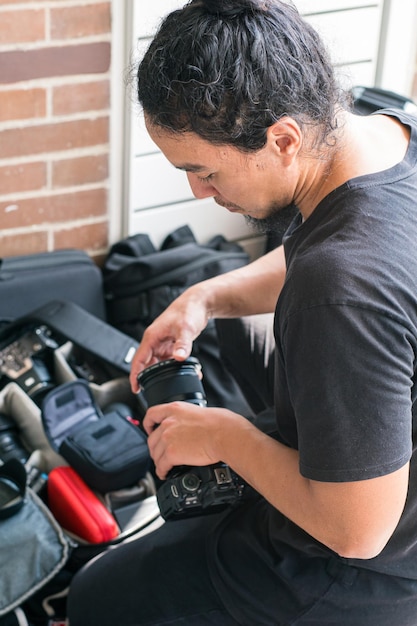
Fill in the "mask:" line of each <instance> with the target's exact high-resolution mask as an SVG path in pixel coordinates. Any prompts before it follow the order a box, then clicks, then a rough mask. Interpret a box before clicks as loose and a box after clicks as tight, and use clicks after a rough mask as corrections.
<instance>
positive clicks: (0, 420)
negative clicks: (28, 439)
mask: <svg viewBox="0 0 417 626" xmlns="http://www.w3.org/2000/svg"><path fill="white" fill-rule="evenodd" d="M28 458H29V454H28V452H27V451H26V450H25V448H24V447H23V446H22V444H21V443H20V441H19V433H18V429H17V428H16V426H15V424H14V422H13V421H12V420H11V419H10V417H8V416H7V415H5V414H4V413H0V459H1V460H2V461H3V463H6V461H9V460H10V459H17V460H18V461H20V462H21V463H26V461H27V460H28Z"/></svg>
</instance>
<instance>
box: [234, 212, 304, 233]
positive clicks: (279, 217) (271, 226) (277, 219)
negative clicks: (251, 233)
mask: <svg viewBox="0 0 417 626" xmlns="http://www.w3.org/2000/svg"><path fill="white" fill-rule="evenodd" d="M298 212H299V211H298V209H297V207H296V206H295V204H289V205H288V206H286V207H284V208H276V209H272V211H271V214H270V215H268V217H264V218H262V219H258V218H256V217H251V216H250V215H245V216H244V218H245V220H246V222H247V224H249V226H251V227H252V228H253V229H254V230H256V231H257V232H258V233H261V234H262V235H275V236H277V237H279V238H282V236H283V235H284V233H285V231H286V230H287V228H288V226H289V225H290V223H291V222H292V220H293V219H294V217H295V216H296V215H297V213H298Z"/></svg>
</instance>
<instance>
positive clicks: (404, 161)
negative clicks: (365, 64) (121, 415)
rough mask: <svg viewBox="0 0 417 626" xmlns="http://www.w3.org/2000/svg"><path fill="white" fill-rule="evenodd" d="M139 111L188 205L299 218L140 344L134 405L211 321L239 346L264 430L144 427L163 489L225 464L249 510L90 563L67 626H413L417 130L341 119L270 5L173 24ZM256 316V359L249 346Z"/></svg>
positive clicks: (318, 68) (223, 4) (153, 50)
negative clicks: (147, 379) (262, 330)
mask: <svg viewBox="0 0 417 626" xmlns="http://www.w3.org/2000/svg"><path fill="white" fill-rule="evenodd" d="M138 97H139V101H140V103H141V104H142V106H143V109H144V112H145V119H146V125H147V129H148V131H149V133H150V135H151V137H152V139H153V140H154V141H155V143H156V144H157V145H158V146H159V147H160V149H161V150H162V152H163V153H164V155H165V156H166V157H167V159H168V160H169V161H170V162H171V163H172V164H173V165H174V166H175V167H177V168H179V169H182V170H184V171H185V172H186V174H187V176H188V180H189V183H190V185H191V188H192V190H193V193H194V195H195V196H196V197H197V198H203V197H208V196H212V197H213V198H214V200H215V201H216V202H217V203H218V204H220V205H222V206H224V207H225V208H226V209H227V210H229V211H232V212H235V213H238V214H242V215H244V216H246V218H247V219H248V220H249V221H250V222H251V223H254V224H257V225H258V226H259V227H261V228H264V229H266V230H267V231H268V230H270V229H271V228H272V229H273V228H274V227H275V225H276V224H279V223H280V219H281V216H282V215H283V214H284V213H285V212H287V211H288V210H293V209H294V208H296V210H297V215H296V217H295V218H294V220H293V221H292V223H291V225H290V227H289V228H288V230H287V232H286V235H285V237H284V246H283V247H279V248H277V249H275V250H273V251H272V252H270V253H269V254H267V255H265V256H263V257H262V258H260V259H258V260H257V261H255V262H254V263H253V264H251V265H249V266H247V267H245V268H241V269H239V270H236V271H234V272H232V273H230V274H226V275H222V276H219V277H216V278H213V279H211V280H208V281H205V282H204V283H200V284H198V285H195V286H193V287H191V288H190V289H189V290H188V291H186V292H185V293H184V294H182V295H181V296H180V297H179V298H178V299H177V300H176V301H175V302H174V303H173V304H172V305H171V306H170V307H169V308H168V309H167V310H166V311H165V312H164V313H163V314H162V315H161V316H160V318H158V319H157V320H156V321H155V322H154V323H153V324H152V325H151V326H150V327H149V329H148V330H147V332H146V333H145V336H144V338H143V341H142V343H141V346H140V348H139V349H138V352H137V354H136V356H135V359H134V362H133V365H132V373H131V384H132V388H133V390H134V391H137V390H138V385H137V375H138V373H139V372H140V371H142V370H143V369H144V368H145V367H147V366H149V365H150V364H152V363H155V362H157V361H160V360H162V359H166V358H170V357H174V358H175V359H178V360H182V359H184V358H185V357H186V356H187V355H189V354H190V351H191V348H192V342H193V340H194V339H195V338H196V337H197V336H198V334H199V333H200V332H201V331H202V329H203V328H204V327H205V324H206V323H207V320H208V319H209V318H216V319H218V320H220V321H219V330H220V331H221V332H220V335H221V336H225V337H229V340H230V341H229V343H230V344H233V338H234V337H235V336H238V334H237V333H240V334H239V336H242V335H243V334H245V335H246V337H247V338H250V340H251V347H252V350H253V353H254V356H253V360H252V361H251V360H250V358H249V357H247V352H246V348H245V346H244V345H243V344H239V345H238V346H236V348H235V352H236V353H237V356H238V357H239V354H241V359H242V362H241V363H240V366H241V367H240V372H239V373H240V375H241V376H242V377H241V381H244V380H245V378H244V377H245V376H246V380H247V381H251V379H252V382H248V386H246V383H244V391H248V396H249V397H252V399H253V398H254V395H252V396H251V394H253V389H255V388H256V387H258V396H259V397H260V396H262V395H263V396H264V405H265V406H267V405H268V404H269V403H270V401H271V398H272V395H273V396H274V411H275V418H276V429H275V432H274V433H273V435H271V434H267V433H265V432H263V431H262V430H261V429H260V428H258V427H257V425H256V423H255V424H253V423H251V422H250V421H249V420H247V419H245V418H244V417H242V416H240V415H237V414H235V413H232V412H230V411H227V410H225V409H221V408H216V409H215V408H202V407H196V406H194V405H191V404H187V403H180V402H175V403H171V404H164V405H159V406H155V407H152V408H151V409H149V410H148V412H147V415H146V418H145V420H144V427H145V429H146V431H147V433H148V435H149V448H150V451H151V455H152V457H153V460H154V462H155V467H156V472H157V474H158V476H159V477H160V478H161V479H164V478H165V477H166V476H167V473H168V472H169V470H170V469H171V468H172V467H174V466H177V465H183V464H186V465H194V466H196V465H207V464H211V463H215V462H218V461H223V462H225V463H227V464H228V465H229V466H230V467H231V468H232V469H233V470H234V471H235V472H236V473H237V474H239V475H240V476H241V477H243V478H244V479H245V480H246V481H247V483H249V485H251V486H252V487H253V488H254V491H255V493H257V494H258V496H256V497H255V496H254V497H253V498H249V499H248V501H245V502H244V503H242V504H241V505H240V506H238V507H236V508H234V509H232V510H230V511H227V512H225V513H223V514H219V515H212V516H210V515H207V516H201V517H198V518H193V519H186V520H184V521H176V522H168V523H166V524H165V525H164V526H163V527H162V528H161V529H159V530H157V531H156V532H154V533H152V534H151V535H148V536H147V537H145V538H143V539H141V540H139V541H137V542H132V543H131V544H127V545H126V546H123V547H121V548H118V549H117V550H114V551H112V552H111V553H110V554H108V555H106V556H104V557H102V558H101V559H99V560H98V561H97V562H96V563H94V564H92V565H91V567H90V568H88V569H87V570H86V571H84V572H82V573H81V574H80V575H79V576H78V577H77V578H76V579H75V583H74V586H73V590H72V593H71V595H70V619H71V626H84V625H87V624H89V625H91V624H92V623H97V624H100V626H107V625H108V626H110V625H111V626H115V624H118V625H120V626H131V625H133V624H135V625H136V624H147V625H149V624H187V625H188V624H189V625H197V624H216V625H228V624H245V625H247V626H254V625H257V624H268V625H278V624H279V625H283V624H292V625H297V626H301V625H302V626H304V625H305V626H307V625H309V626H313V625H314V626H327V625H330V624H332V625H336V624H337V625H343V626H350V625H351V626H375V625H376V624H377V625H378V626H385V625H386V626H393V625H394V624H395V626H415V624H416V623H417V542H416V539H415V537H416V536H417V534H416V533H417V526H416V524H417V522H416V520H417V510H416V509H417V491H416V490H417V478H416V474H415V471H416V464H415V450H414V443H413V441H414V432H415V428H416V426H415V398H416V362H415V361H416V354H417V252H416V249H417V246H416V241H417V120H416V119H415V118H412V117H411V116H407V115H405V114H404V113H402V112H399V111H384V112H379V113H378V114H376V115H372V116H368V117H359V116H357V115H353V114H352V113H351V112H350V111H349V109H348V105H347V104H346V102H345V100H344V96H343V94H342V92H341V91H340V90H339V89H338V87H337V84H336V81H335V79H334V76H333V71H332V67H331V64H330V61H329V60H328V58H327V55H326V52H325V50H324V48H323V45H322V43H321V41H320V39H319V38H318V36H317V34H316V33H315V31H314V30H313V29H312V28H311V27H310V26H309V25H308V24H307V23H305V22H304V21H303V20H302V18H301V17H300V16H299V15H298V13H297V11H296V10H295V9H294V8H293V7H292V6H291V5H290V4H288V3H287V2H285V3H284V2H280V1H279V0H194V1H192V2H190V3H189V4H188V5H186V6H185V7H184V8H183V9H182V10H180V11H176V12H173V13H172V14H171V15H169V16H168V17H167V18H166V20H165V21H164V22H163V23H162V25H161V27H160V30H159V32H158V33H157V35H156V36H155V38H154V41H153V42H152V43H151V45H150V48H149V50H148V51H147V53H146V55H145V57H144V59H143V61H142V62H141V64H140V66H139V71H138ZM272 312H275V316H274V321H273V331H274V344H275V345H274V346H273V348H274V349H273V350H272V349H271V345H270V343H271V342H270V341H267V340H265V341H264V340H263V339H262V340H260V338H259V337H260V335H259V329H258V330H256V331H254V327H255V326H256V324H257V323H258V321H259V318H258V317H257V316H255V315H254V314H271V313H272ZM245 316H253V317H249V318H248V317H245ZM235 318H241V320H240V321H237V320H235ZM264 318H265V316H263V317H262V320H264ZM267 319H268V316H267ZM271 330H272V327H271V328H270V329H269V339H270V338H271ZM234 333H236V335H235V334H234ZM273 354H274V357H273V356H272V355H273ZM227 355H228V358H229V359H232V357H233V355H232V354H230V353H229V352H227ZM273 358H274V360H273ZM261 362H262V365H260V363H261ZM245 363H249V365H248V366H247V367H246V370H245V368H244V367H242V364H245ZM238 366H239V364H238ZM250 386H251V387H252V389H251V388H250ZM271 388H273V389H272V391H271ZM252 404H253V405H255V404H256V402H253V403H252ZM255 408H256V409H257V410H260V409H261V408H262V402H261V401H259V402H258V403H257V406H256V407H255Z"/></svg>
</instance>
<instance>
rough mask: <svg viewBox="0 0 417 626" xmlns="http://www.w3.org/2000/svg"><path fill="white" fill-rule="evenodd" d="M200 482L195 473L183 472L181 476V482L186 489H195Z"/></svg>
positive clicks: (192, 490)
mask: <svg viewBox="0 0 417 626" xmlns="http://www.w3.org/2000/svg"><path fill="white" fill-rule="evenodd" d="M200 483H201V480H200V479H199V477H198V476H197V475H196V474H192V473H188V474H184V476H183V477H182V478H181V484H182V486H183V487H184V489H185V490H186V491H191V492H194V491H197V489H198V488H199V486H200Z"/></svg>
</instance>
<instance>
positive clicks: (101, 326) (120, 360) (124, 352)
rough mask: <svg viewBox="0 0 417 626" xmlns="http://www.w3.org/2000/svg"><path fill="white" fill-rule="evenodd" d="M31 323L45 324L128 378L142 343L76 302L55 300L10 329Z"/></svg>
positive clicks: (17, 322) (19, 320)
mask: <svg viewBox="0 0 417 626" xmlns="http://www.w3.org/2000/svg"><path fill="white" fill-rule="evenodd" d="M30 322H35V323H41V324H46V326H48V327H49V328H50V329H51V330H53V331H55V332H57V333H59V334H60V335H61V336H63V337H65V339H68V340H69V341H71V342H72V343H74V344H75V345H77V346H80V347H81V348H83V349H84V350H86V351H87V352H89V353H90V354H92V355H94V356H96V357H98V358H99V359H101V360H103V361H104V362H106V363H109V364H111V365H113V366H114V367H116V368H117V369H119V370H120V371H121V372H123V373H125V374H129V372H130V364H131V361H132V359H133V355H134V354H135V352H136V349H137V347H138V346H139V343H138V342H137V341H136V340H135V339H133V338H132V337H130V336H129V335H126V334H125V333H123V332H121V331H120V330H117V329H116V328H115V327H113V326H111V325H110V324H107V323H106V322H103V321H102V320H101V319H99V318H98V317H96V316H94V315H92V314H91V313H89V312H88V311H86V310H84V309H83V308H82V307H80V306H78V305H76V304H75V303H74V302H69V301H63V300H62V301H61V300H52V301H50V302H48V303H47V304H45V305H44V306H42V307H40V308H38V309H36V310H34V311H32V312H30V313H28V314H27V315H25V316H24V317H23V318H20V319H18V320H16V321H15V322H13V323H12V325H11V328H13V327H14V326H16V327H18V326H19V325H22V324H23V323H26V324H27V323H30Z"/></svg>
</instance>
